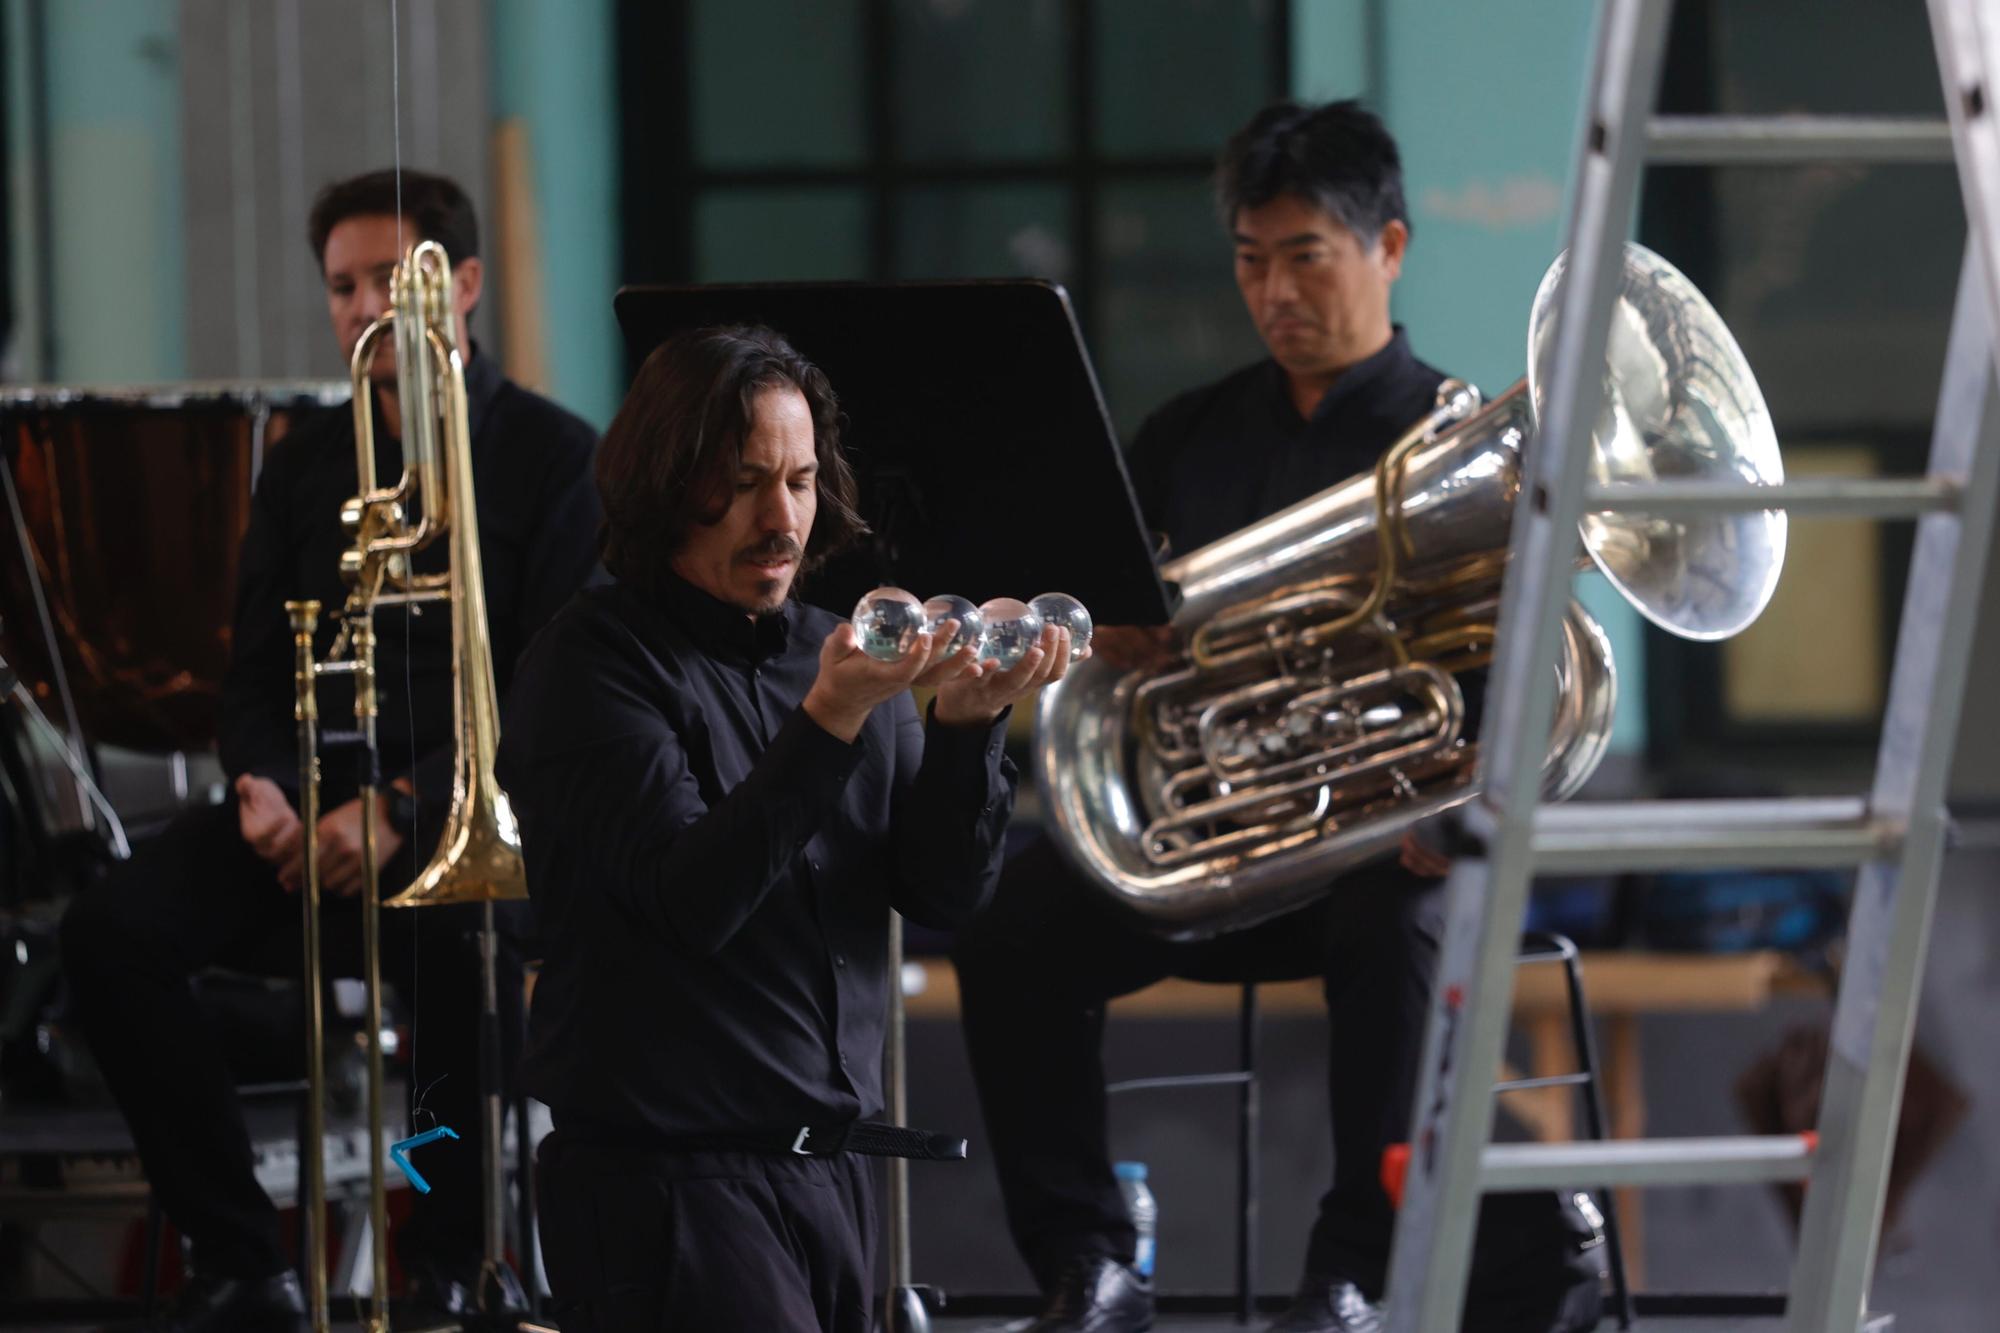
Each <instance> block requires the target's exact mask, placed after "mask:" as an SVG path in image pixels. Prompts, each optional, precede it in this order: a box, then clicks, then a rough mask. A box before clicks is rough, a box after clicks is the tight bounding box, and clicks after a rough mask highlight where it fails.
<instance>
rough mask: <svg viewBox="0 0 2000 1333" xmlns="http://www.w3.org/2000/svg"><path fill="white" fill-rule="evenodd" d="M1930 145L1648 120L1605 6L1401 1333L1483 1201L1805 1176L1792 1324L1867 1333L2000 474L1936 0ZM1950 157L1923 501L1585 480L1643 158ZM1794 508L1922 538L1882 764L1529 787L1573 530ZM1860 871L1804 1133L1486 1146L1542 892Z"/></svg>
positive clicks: (1451, 1321)
mask: <svg viewBox="0 0 2000 1333" xmlns="http://www.w3.org/2000/svg"><path fill="white" fill-rule="evenodd" d="M1930 11H1931V26H1932V29H1933V34H1934V37H1935V39H1936V46H1937V51H1938V62H1939V66H1940V70H1941V72H1942V76H1943V82H1944V92H1945V103H1946V107H1947V122H1945V123H1936V122H1933V123H1928V124H1926V123H1923V122H1913V121H1884V120H1862V119H1844V118H1825V117H1813V118H1806V117H1782V118H1764V119H1755V120H1751V119H1743V118H1701V117H1671V118H1669V117H1654V116H1652V115H1651V114H1650V113H1651V111H1652V108H1653V107H1654V105H1655V104H1656V95H1657V91H1658V87H1659V78H1660V66H1661V60H1662V52H1663V48H1664V46H1665V42H1666V32H1667V18H1668V12H1669V0H1606V3H1605V5H1604V7H1603V10H1602V11H1601V13H1600V16H1599V23H1598V31H1597V34H1596V50H1595V55H1594V59H1593V67H1592V73H1591V78H1590V83H1589V87H1588V94H1587V96H1588V100H1587V102H1586V103H1585V115H1584V117H1583V124H1582V126H1581V133H1580V135H1579V145H1578V150H1577V161H1576V174H1575V177H1574V182H1575V184H1574V191H1573V197H1572V199H1571V201H1570V206H1569V215H1568V219H1567V228H1566V239H1567V242H1568V247H1567V248H1568V251H1569V256H1570V259H1569V279H1568V281H1567V283H1566V285H1565V289H1564V291H1563V293H1562V309H1561V311H1560V313H1559V320H1560V323H1559V325H1558V327H1557V331H1556V336H1557V339H1558V341H1557V344H1556V348H1555V352H1554V357H1555V359H1554V370H1553V376H1552V380H1551V387H1550V393H1549V401H1548V405H1547V411H1546V413H1545V415H1544V417H1543V421H1542V430H1541V433H1540V438H1539V441H1538V443H1537V446H1536V448H1535V449H1533V450H1532V451H1531V452H1530V455H1529V458H1528V460H1527V466H1528V468H1529V469H1530V473H1531V475H1530V476H1528V477H1526V478H1524V483H1525V484H1524V487H1523V501H1522V503H1521V504H1519V505H1518V506H1517V507H1516V511H1515V514H1514V527H1513V533H1512V545H1511V556H1512V560H1511V563H1510V565H1509V567H1508V575H1507V580H1506V587H1505V591H1504V594H1503V596H1502V601H1501V610H1500V631H1499V638H1498V644H1497V647H1496V652H1495V658H1494V666H1493V673H1492V679H1491V682H1490V687H1489V693H1488V700H1489V702H1488V705H1487V712H1486V718H1485V723H1484V728H1483V731H1482V734H1481V738H1480V739H1481V743H1482V752H1483V755H1484V764H1485V790H1484V794H1483V795H1482V797H1481V798H1480V800H1479V801H1477V802H1475V803H1473V804H1472V805H1471V806H1469V807H1468V808H1467V810H1466V812H1465V818H1464V821H1463V830H1464V832H1465V833H1466V835H1467V838H1466V843H1467V850H1466V852H1465V854H1464V855H1462V856H1461V857H1460V859H1459V860H1458V861H1457V862H1456V863H1455V864H1454V866H1453V869H1452V871H1451V874H1450V878H1449V881H1448V895H1449V899H1450V917H1449V923H1448V926H1447V932H1446V937H1445V942H1444V950H1443V956H1442V959H1441V961H1440V966H1439V976H1438V982H1437V987H1436V992H1435V995H1434V997H1433V1001H1432V1009H1431V1016H1430V1022H1429V1027H1428V1034H1427V1038H1426V1045H1425V1052H1424V1063H1423V1066H1422V1072H1421V1076H1420V1084H1419V1088H1418V1094H1417V1101H1416V1109H1415V1111H1414V1114H1413V1124H1412V1127H1411V1134H1410V1140H1409V1142H1410V1144H1411V1146H1412V1153H1411V1161H1410V1166H1409V1172H1408V1176H1407V1178H1406V1181H1405V1186H1404V1195H1403V1206H1402V1209H1401V1211H1400V1213H1399V1215H1398V1219H1397V1229H1396V1239H1395V1248H1394V1255H1393V1258H1392V1261H1391V1266H1390V1277H1389V1289H1388V1295H1387V1312H1386V1313H1387V1328H1388V1329H1389V1330H1391V1333H1455V1331H1456V1330H1457V1328H1458V1326H1459V1319H1460V1315H1461V1312H1462V1307H1463V1303H1464V1296H1465V1284H1466V1277H1467V1271H1468V1261H1469V1258H1470V1252H1471V1243H1472V1237H1473V1228H1474V1224H1475V1221H1476V1219H1477V1217H1478V1212H1479V1209H1478V1206H1477V1205H1478V1202H1479V1198H1480V1196H1481V1195H1482V1194H1484V1193H1486V1192H1490V1191H1499V1190H1510V1189H1516V1190H1518V1189H1540V1188H1550V1187H1561V1186H1568V1187H1578V1188H1582V1187H1592V1188H1594V1187H1598V1186H1606V1187H1612V1186H1620V1185H1688V1184H1702V1183H1750V1182H1756V1181H1810V1182H1811V1188H1810V1189H1809V1190H1808V1191H1807V1192H1806V1202H1805V1216H1804V1220H1803V1225H1802V1228H1801V1232H1800V1242H1799V1249H1798V1255H1797V1258H1796V1260H1795V1261H1794V1264H1793V1269H1792V1275H1791V1284H1790V1296H1789V1300H1788V1302H1787V1318H1788V1321H1789V1323H1788V1327H1789V1328H1790V1329H1791V1330H1792V1331H1793V1333H1855V1330H1857V1329H1859V1328H1862V1327H1864V1323H1863V1320H1864V1312H1865V1308H1866V1302H1867V1296H1868V1287H1869V1279H1870V1274H1871V1272H1872V1270H1873V1268H1874V1260H1875V1255H1876V1246H1877V1242H1878V1239H1879V1236H1880V1231H1881V1220H1882V1203H1883V1195H1884V1192H1885V1188H1886V1182H1887V1178H1888V1169H1889V1156H1890V1147H1891V1143H1892V1140H1893V1138H1894V1131H1895V1126H1896V1117H1897V1112H1898V1108H1899V1105H1900V1101H1901V1097H1902V1090H1903V1081H1904V1075H1905V1071H1906V1068H1907V1064H1908V1057H1909V1049H1910V1037H1911V1029H1912V1026H1913V1023H1914V1020H1915V1014H1916V1007H1917V993H1918V983H1919V980H1920V978H1921V975H1922V971H1923V963H1924V953H1925V946H1926V941H1927V936H1928V932H1929V927H1930V921H1931V914H1932V909H1933V905H1934V903H1935V901H1936V896H1937V882H1938V869H1939V860H1940V857H1941V854H1942V852H1943V848H1944V842H1945V835H1946V814H1945V809H1944V797H1945V790H1944V787H1945V781H1946V775H1947V772H1948V770H1949V767H1950V761H1951V755H1952V749H1953V745H1954V743H1955V742H1956V740H1957V735H1956V732H1957V722H1958V717H1959V713H1960V707H1961V704H1962V701H1963V697H1964V689H1965V682H1966V674H1967V666H1968V659H1969V657H1970V654H1971V643H1972V630H1973V623H1972V622H1973V615H1972V611H1971V609H1972V608H1974V607H1976V606H1977V605H1978V599H1979V590H1980V586H1981V583H1982V581H1983V579H1984V577H1985V568H1984V565H1985V559H1986V553H1987V551H1988V549H1989V547H1990V545H1991V536H1992V526H1993V520H1994V509H1995V503H1996V481H2000V403H1996V399H1995V393H1994V376H1995V368H1996V349H1995V339H1994V337H1993V330H1994V329H1995V328H1996V327H2000V276H1996V275H2000V126H1996V124H1995V121H1994V114H1995V113H1994V101H1995V97H1996V94H2000V87H1996V86H1995V84H1994V81H1993V79H1994V74H1995V73H1996V72H2000V5H1996V4H1993V3H1990V0H1930ZM1649 157H1650V158H1652V159H1653V160H1664V161H1674V162H1725V161H1726V162H1800V161H1817V160H1845V161H1877V162H1879V161H1910V160H1930V159H1935V160H1955V161H1956V163H1957V167H1958V173H1959V178H1960V181H1961V185H1962V189H1963V193H1964V197H1965V209H1966V216H1967V244H1966V255H1965V261H1964V265H1963V268H1962V272H1961V277H1960V282H1959V290H1958V297H1957V302H1956V308H1955V310H1954V313H1953V317H1952V331H1951V337H1950V342H1949V345H1948V348H1947V351H1946V364H1945V372H1944V380H1943V386H1942V389H1941V391H1940V395H1939V399H1938V407H1937V416H1936V420H1935V424H1934V428H1933V434H1932V440H1931V452H1930V462H1929V468H1928V471H1927V473H1926V474H1925V476H1923V477H1922V478H1920V479H1917V480H1866V479H1852V480H1818V481H1807V482H1788V483H1786V484H1785V485H1784V486H1782V487H1778V488H1771V487H1757V486H1752V485H1746V484H1732V483H1706V484H1704V483H1688V482H1680V483H1665V482H1662V483H1651V484H1629V483H1628V484H1622V485H1612V486H1605V485H1594V484H1591V483H1589V482H1588V481H1587V478H1586V464H1587V453H1588V450H1589V426H1590V423H1591V422H1592V421H1593V420H1595V418H1596V414H1597V410H1598V407H1599V403H1600V399H1601V390H1602V384H1601V375H1600V369H1599V368H1600V366H1601V365H1602V362H1603V357H1604V350H1605V342H1606V335H1607V329H1608V326H1609V322H1610V317H1611V307H1612V300H1613V295H1614V290H1615V284H1616V280H1617V277H1618V274H1619V271H1620V264H1621V258H1622V247H1623V242H1624V239H1625V237H1626V236H1627V234H1628V233H1629V230H1630V227H1631V225H1632V215H1633V207H1634V200H1635V195H1636V193H1637V184H1638V178H1639V172H1640V169H1641V167H1642V165H1643V163H1644V160H1646V159H1647V158H1649ZM1768 508H1784V509H1786V510H1788V511H1789V512H1790V513H1792V514H1794V515H1798V516H1809V515H1849V516H1868V517H1874V518H1896V519H1909V520H1913V521H1914V522H1915V523H1916V525H1917V533H1916V543H1915V550H1914V554H1913V557H1912V561H1911V568H1910V578H1909V585H1908V590H1907V594H1906V597H1905V601H1904V606H1903V613H1902V624H1901V628H1900V630H1899V633H1898V638H1897V645H1896V655H1895V665H1894V668H1893V674H1892V677H1891V681H1890V691H1889V700H1888V708H1887V711H1886V713H1885V716H1884V720H1883V726H1882V735H1881V742H1880V748H1879V753H1878V758H1877V766H1876V771H1875V777H1874V780H1873V784H1872V787H1871V788H1870V790H1869V791H1868V792H1867V793H1866V794H1865V795H1857V796H1854V797H1852V798H1850V799H1846V800H1825V799H1814V800H1760V801H1680V802H1618V803H1585V804H1576V805H1569V806H1560V807H1552V806H1545V805H1543V804H1542V803H1541V801H1540V794H1539V790H1538V780H1539V776H1540V768H1541V762H1542V752H1543V749H1544V741H1545V739H1546V737H1547V736H1548V733H1549V722H1550V713H1551V708H1552V703H1553V695H1554V691H1555V675H1554V673H1553V672H1552V671H1551V670H1550V669H1549V668H1550V664H1551V663H1552V662H1554V661H1555V660H1556V659H1555V655H1556V645H1557V631H1558V623H1559V620H1560V618H1561V615H1562V608H1563V605H1564V602H1565V600H1566V598H1567V596H1568V589H1569V584H1570V576H1571V567H1572V559H1573V556H1574V554H1575V551H1576V541H1577V536H1576V532H1577V519H1578V516H1579V515H1580V514H1582V513H1584V512H1588V511H1604V510H1624V511H1641V512H1652V513H1659V514H1670V513H1683V514H1685V513H1715V512H1725V511H1730V510H1735V511H1741V510H1745V509H1768ZM1699 866H1716V867H1720V866H1734V867H1759V866H1764V867H1801V866H1853V867H1857V868H1858V870H1859V876H1858V881H1857V884H1856V888H1855V897H1854V906H1853V911H1852V916H1851V919H1850V922H1849V931H1848V959H1847V965H1846V967H1845V969H1844V971H1843V975H1842V979H1841V986H1840V994H1839V999H1838V1002H1837V1005H1836V1009H1835V1016H1834V1026H1833V1037H1832V1042H1831V1049H1830V1051H1829V1054H1828V1067H1827V1074H1826V1085H1825V1089H1824V1096H1823V1099H1822V1109H1821V1111H1820V1120H1819V1127H1818V1131H1817V1133H1816V1134H1810V1135H1784V1136H1774V1137H1738V1138H1713V1139H1678V1140H1674V1139H1669V1140H1656V1141H1642V1142H1609V1143H1563V1144H1526V1145H1512V1144H1510V1145H1496V1144H1493V1143H1492V1142H1491V1141H1490V1138H1491V1128H1492V1120H1493V1097H1492V1091H1491V1089H1492V1081H1493V1077H1494V1071H1495V1070H1497V1069H1498V1068H1499V1064H1500V1058H1501V1054H1502V1045H1503V1042H1504V1039H1505V1036H1506V1030H1507V1018H1508V1011H1509V1004H1508V997H1509V994H1510V991H1511V988H1512V985H1513V972H1514V969H1513V951H1514V948H1515V941H1516V939H1517V938H1518V936H1519V932H1520V927H1521V922H1522V915H1523V910H1524V908H1525V905H1526V902H1527V895H1528V884H1529V881H1530V879H1531V877H1532V876H1533V875H1534V874H1536V873H1538V872H1543V873H1578V872H1592V871H1608V870H1624V869H1642V868H1660V867H1699Z"/></svg>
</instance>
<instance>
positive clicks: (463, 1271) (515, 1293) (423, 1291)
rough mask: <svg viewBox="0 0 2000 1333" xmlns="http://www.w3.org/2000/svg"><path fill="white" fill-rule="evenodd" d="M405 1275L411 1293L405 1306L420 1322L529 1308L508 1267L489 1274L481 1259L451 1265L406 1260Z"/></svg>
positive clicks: (430, 1261)
mask: <svg viewBox="0 0 2000 1333" xmlns="http://www.w3.org/2000/svg"><path fill="white" fill-rule="evenodd" d="M403 1275H404V1278H405V1279H406V1281H407V1283H408V1290H409V1296H408V1299H407V1301H406V1302H405V1303H406V1304H407V1305H408V1306H409V1307H410V1313H411V1314H412V1315H413V1316H415V1317H416V1318H418V1319H426V1318H430V1317H433V1316H440V1315H442V1316H453V1317H456V1316H460V1315H471V1314H480V1313H489V1314H499V1313H503V1312H506V1311H522V1310H526V1309H527V1308H528V1297H527V1293H526V1292H524V1291H522V1289H521V1280H520V1279H519V1278H518V1277H516V1276H515V1275H514V1270H513V1269H512V1268H510V1267H508V1266H507V1265H505V1264H502V1265H501V1266H500V1267H499V1268H498V1269H496V1270H494V1271H492V1272H487V1271H485V1270H484V1269H483V1267H482V1266H481V1263H480V1261H479V1260H478V1259H470V1260H466V1261H462V1262H458V1263H449V1262H442V1261H438V1260H435V1259H430V1258H426V1257H420V1256H418V1257H404V1258H403ZM482 1288H483V1290H482ZM482 1296H483V1297H484V1300H483V1301H482V1299H481V1298H482Z"/></svg>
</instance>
